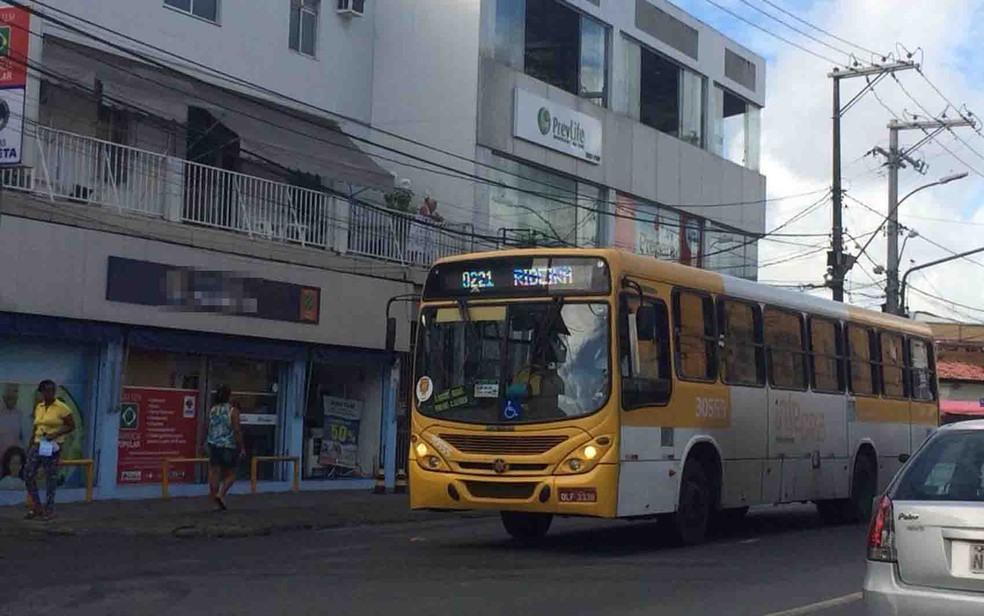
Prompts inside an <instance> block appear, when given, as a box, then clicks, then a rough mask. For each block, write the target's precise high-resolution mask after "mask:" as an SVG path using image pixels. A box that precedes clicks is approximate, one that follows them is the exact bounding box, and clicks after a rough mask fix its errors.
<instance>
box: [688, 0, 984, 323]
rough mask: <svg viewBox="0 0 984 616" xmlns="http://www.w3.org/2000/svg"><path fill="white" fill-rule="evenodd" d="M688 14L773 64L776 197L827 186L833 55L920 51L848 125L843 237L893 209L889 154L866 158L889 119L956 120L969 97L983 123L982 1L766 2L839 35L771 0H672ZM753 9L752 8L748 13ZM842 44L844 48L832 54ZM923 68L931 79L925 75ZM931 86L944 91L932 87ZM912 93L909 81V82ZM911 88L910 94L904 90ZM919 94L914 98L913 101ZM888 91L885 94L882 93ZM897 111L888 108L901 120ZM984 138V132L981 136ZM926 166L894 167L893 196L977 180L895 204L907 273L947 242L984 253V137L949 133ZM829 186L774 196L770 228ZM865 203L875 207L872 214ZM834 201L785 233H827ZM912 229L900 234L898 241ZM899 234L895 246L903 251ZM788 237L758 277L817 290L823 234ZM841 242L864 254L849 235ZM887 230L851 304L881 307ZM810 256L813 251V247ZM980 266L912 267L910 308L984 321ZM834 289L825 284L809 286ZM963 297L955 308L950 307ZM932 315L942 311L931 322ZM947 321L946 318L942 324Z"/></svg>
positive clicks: (766, 144)
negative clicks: (913, 66)
mask: <svg viewBox="0 0 984 616" xmlns="http://www.w3.org/2000/svg"><path fill="white" fill-rule="evenodd" d="M673 1H674V3H675V4H677V5H678V6H680V7H681V8H682V9H684V10H686V11H687V12H688V13H690V14H691V15H694V16H695V17H697V18H698V19H700V20H702V21H704V22H705V23H708V24H710V25H711V26H713V27H715V28H716V29H718V30H719V31H721V32H723V33H724V34H726V35H728V36H729V37H731V38H733V39H734V40H736V41H738V42H739V43H741V44H742V45H744V46H745V47H747V48H749V49H751V50H752V51H753V52H755V53H758V54H760V55H762V56H763V57H765V58H766V60H767V62H768V65H767V68H766V107H765V109H764V110H763V115H762V165H761V171H762V173H763V174H764V175H765V176H766V178H767V182H768V194H769V198H770V199H776V198H781V197H785V196H788V195H796V194H801V193H804V192H807V191H811V190H814V189H823V188H825V187H829V186H830V182H831V149H832V146H831V96H832V94H831V92H832V84H831V80H830V79H829V78H828V77H827V74H828V73H829V72H830V70H831V69H832V68H833V66H834V65H833V63H832V62H831V61H834V62H838V63H839V64H840V65H841V66H844V65H846V64H848V63H849V62H851V61H852V60H851V59H850V57H849V56H848V55H847V54H846V53H843V52H852V53H854V54H856V57H855V59H856V60H857V61H858V62H861V63H862V64H869V63H871V62H872V61H881V58H878V57H875V58H872V56H871V54H870V53H866V52H865V51H862V50H860V49H858V48H857V47H854V46H853V45H857V46H860V47H864V48H867V49H869V50H873V51H878V52H879V53H881V54H890V53H893V54H895V57H899V56H900V55H902V56H903V57H904V56H905V54H906V53H907V52H913V54H914V55H913V56H912V59H913V60H915V61H916V62H918V63H919V64H920V65H921V71H922V75H920V73H919V72H917V71H915V70H907V71H904V72H901V73H898V74H897V78H898V81H897V82H896V81H895V80H894V79H893V78H892V77H890V76H889V77H886V78H885V79H884V80H882V81H881V83H879V84H878V85H877V86H876V87H875V89H874V94H877V97H876V96H874V95H873V94H872V93H869V94H867V95H865V97H864V98H862V99H861V100H860V101H859V102H858V104H857V105H855V106H854V107H852V108H851V109H850V110H849V111H848V112H847V113H846V114H845V115H844V118H843V120H842V129H841V130H842V147H841V159H842V161H843V162H842V169H843V171H842V173H843V177H844V188H845V189H846V190H847V197H846V198H845V205H846V208H845V210H844V221H845V225H844V226H845V232H846V233H847V234H849V235H850V236H851V237H854V238H857V239H858V240H859V241H860V243H861V245H863V244H864V243H865V242H866V241H867V238H868V235H867V234H870V233H871V232H873V231H875V229H876V228H878V226H879V224H880V223H881V222H882V221H883V220H884V215H885V214H886V213H887V212H888V205H887V201H888V184H887V176H886V170H885V169H884V167H883V165H882V164H883V162H884V159H881V158H879V157H877V156H870V155H866V153H868V152H870V151H871V149H872V148H874V147H876V146H881V147H882V148H885V149H887V147H888V135H889V133H888V128H887V123H888V121H889V120H891V119H893V117H895V116H896V115H897V116H898V117H899V118H904V119H912V117H913V116H912V114H917V115H919V116H920V117H921V118H922V119H928V118H929V117H940V115H941V114H943V113H944V112H946V116H947V117H949V118H956V117H958V113H957V112H956V111H954V110H952V109H950V110H949V111H947V107H948V102H947V101H946V100H944V96H945V98H946V99H948V100H949V101H950V102H952V103H954V104H955V105H957V106H958V107H962V106H963V105H966V106H967V108H968V109H969V110H970V111H971V112H973V113H975V114H976V113H979V114H981V115H982V117H984V65H982V64H981V63H980V62H977V61H976V60H977V55H976V53H975V52H978V50H979V41H980V40H982V35H984V2H980V0H976V1H973V0H906V1H905V2H898V1H889V0H813V1H810V0H769V2H771V3H772V4H774V5H776V6H779V7H782V8H783V9H785V10H787V11H789V12H791V13H793V14H795V15H796V16H797V17H799V18H801V19H803V20H805V21H806V22H809V23H810V24H812V25H815V26H817V27H819V28H821V29H823V30H826V31H827V32H829V33H831V34H833V35H836V36H837V37H839V38H841V39H843V40H844V41H848V42H849V43H845V42H842V41H838V40H837V39H835V38H832V37H831V36H828V35H827V34H824V33H822V32H820V31H818V30H816V29H813V28H811V27H810V26H808V25H805V24H803V23H802V22H798V21H796V20H795V19H794V18H793V17H790V16H789V15H785V14H783V13H782V12H780V11H779V10H777V9H775V8H774V7H773V6H770V5H769V3H768V2H766V0H713V3H712V2H711V1H709V0H673ZM714 3H716V4H719V5H721V6H723V7H726V8H727V9H729V10H731V11H733V12H734V13H736V14H738V15H740V16H741V17H743V18H745V19H746V20H748V21H751V22H753V23H755V24H758V25H759V26H761V27H762V28H764V29H765V30H768V31H769V33H772V34H777V35H780V36H782V37H783V38H785V39H788V41H790V42H792V43H796V44H798V45H801V46H802V47H806V48H808V49H809V50H811V51H813V52H814V53H816V54H819V55H821V56H824V57H825V59H821V58H817V57H815V56H813V55H811V54H809V53H808V52H806V51H803V50H801V49H798V48H796V47H794V46H793V45H791V44H789V43H787V42H783V41H780V40H778V39H777V38H775V37H774V36H772V35H771V34H769V33H766V32H763V31H762V30H760V29H756V28H755V27H753V26H750V25H748V24H746V23H743V22H742V21H740V20H738V19H736V18H735V17H733V16H731V15H729V14H728V13H726V12H725V11H723V10H721V9H720V8H718V7H716V6H714ZM753 7H754V8H753ZM756 8H757V9H761V11H765V12H766V13H768V14H770V15H772V16H775V17H777V18H778V19H781V20H782V21H785V22H786V23H787V24H790V25H792V26H794V27H796V28H797V29H799V30H802V31H803V32H806V33H809V34H810V35H812V36H814V37H815V38H817V39H820V40H821V41H823V42H824V43H826V44H827V45H830V47H828V46H826V45H823V44H821V43H820V42H817V41H816V40H812V39H810V38H808V37H806V36H804V35H803V34H801V33H798V32H796V31H794V30H792V29H790V28H789V27H787V26H786V25H784V24H782V23H779V22H778V21H776V20H775V19H772V18H770V17H769V16H767V15H765V14H763V13H762V12H761V11H757V10H756ZM835 48H836V49H835ZM923 75H925V78H924V77H923ZM930 82H932V84H934V85H935V86H936V87H937V88H938V89H939V90H940V91H941V92H942V95H943V96H941V95H940V94H939V93H937V92H936V91H935V90H934V89H933V87H932V86H931V85H930ZM864 85H865V84H864V79H863V78H854V79H844V80H842V82H841V98H842V102H847V101H848V100H849V99H850V98H851V97H853V96H854V94H855V93H857V92H858V91H860V90H861V89H862V88H863V86H864ZM903 88H904V89H903ZM906 91H908V94H906ZM909 95H911V97H910V96H909ZM879 99H880V100H879ZM893 114H894V115H893ZM982 134H984V133H982ZM924 136H925V135H924V134H923V133H922V132H920V131H902V132H901V133H900V139H899V142H900V145H901V146H902V147H903V148H904V147H906V146H909V145H914V144H915V143H916V142H917V141H919V140H920V139H922V137H924ZM914 157H915V158H918V159H922V160H924V161H925V162H926V169H925V173H924V174H920V173H918V172H917V171H915V170H913V169H912V168H906V169H902V170H900V171H899V197H900V198H901V197H904V196H905V195H906V194H907V193H909V191H911V190H913V189H915V188H918V187H920V186H922V185H924V184H927V183H930V182H933V181H935V180H938V179H939V178H941V177H944V176H947V175H950V174H954V173H960V172H964V171H966V172H967V173H968V174H969V175H968V176H967V177H966V178H964V179H962V180H959V181H955V182H952V183H950V184H947V185H944V186H936V187H932V188H928V189H925V190H922V191H920V192H919V193H918V194H915V195H913V196H912V198H910V199H907V200H906V201H905V203H904V204H903V205H902V206H901V207H900V208H899V221H900V224H902V225H903V226H904V229H903V233H905V234H913V235H914V237H912V238H910V239H909V240H908V241H907V242H906V243H905V252H904V254H903V256H902V262H901V270H902V272H905V270H906V269H908V268H909V267H912V266H914V265H917V264H921V263H926V262H929V261H932V260H935V259H939V258H943V257H945V256H948V255H949V254H951V253H950V252H947V250H950V251H954V252H962V251H965V250H971V249H973V248H977V247H984V136H981V135H980V134H978V133H977V132H976V131H974V130H973V129H970V128H962V129H961V128H957V129H953V131H952V133H950V132H944V133H943V134H941V135H940V136H938V137H937V138H936V140H934V141H932V142H929V143H927V144H926V145H924V146H922V147H921V148H920V149H919V150H918V151H916V152H915V154H914ZM820 196H822V193H820V194H814V195H810V196H805V197H800V198H794V199H781V200H775V201H770V202H769V203H768V204H767V223H766V227H767V229H773V228H775V227H776V226H778V225H780V224H782V223H784V222H785V221H787V220H789V219H790V218H792V217H793V216H795V215H796V214H798V213H800V212H802V211H804V210H805V209H806V208H808V206H810V205H811V204H812V203H814V202H815V201H816V200H817V199H818V198H819V197H820ZM869 208H870V209H869ZM830 228H831V204H830V200H829V199H828V200H827V201H826V202H825V203H823V204H822V205H821V206H819V207H817V208H816V209H815V210H813V211H812V212H811V213H810V214H808V215H806V216H804V217H803V218H802V219H800V220H797V221H796V222H794V223H792V224H790V225H789V226H787V227H785V228H783V229H782V233H797V234H799V233H803V234H813V233H829V231H830ZM904 237H905V236H903V238H904ZM903 238H900V240H899V243H900V246H901V245H902V242H903ZM781 239H782V240H784V241H787V242H796V243H798V244H802V245H790V244H780V243H778V242H772V241H762V242H761V243H760V248H759V255H760V256H759V261H760V270H759V279H760V280H761V281H767V282H770V283H775V284H790V285H796V284H820V283H822V280H823V275H824V273H825V270H826V251H825V250H820V248H821V247H822V246H825V245H828V244H829V238H828V237H823V236H821V237H813V236H804V237H783V238H781ZM845 246H846V248H847V249H848V251H849V252H851V253H852V254H858V252H859V250H858V249H859V247H856V246H855V242H854V241H852V240H850V239H847V238H845ZM886 251H887V246H886V240H885V235H884V230H882V231H881V232H879V233H877V234H875V236H874V238H873V240H872V242H871V244H870V246H869V247H868V248H867V250H866V251H865V255H863V256H861V257H860V258H859V260H858V264H857V265H856V266H855V267H854V269H853V271H852V272H851V273H850V275H849V276H848V283H847V285H846V288H847V290H848V291H849V294H848V295H847V298H848V300H849V301H850V302H851V303H853V304H856V305H860V306H865V307H868V308H875V309H879V307H880V305H881V303H882V302H883V301H884V299H883V293H884V274H881V275H879V274H876V273H875V269H876V266H882V267H884V266H885V264H886ZM810 252H813V253H814V254H806V253H810ZM971 260H972V261H974V262H971V261H968V260H957V261H952V262H950V263H946V264H942V265H939V266H935V267H931V268H926V269H925V270H922V271H919V272H916V273H913V274H912V275H911V276H910V278H909V283H910V291H911V292H910V294H909V295H910V301H909V302H908V303H909V306H910V309H911V310H912V311H913V312H915V311H924V312H928V313H932V314H933V315H937V316H938V317H943V318H944V319H956V320H960V321H964V322H984V284H982V283H984V253H981V255H979V256H978V257H972V258H971ZM813 292H815V293H818V294H821V295H824V296H826V297H829V294H830V293H829V291H828V290H820V291H813ZM954 302H956V303H959V304H963V305H964V306H960V305H957V304H955V303H954ZM927 318H930V319H932V318H934V317H929V316H927ZM935 320H941V319H938V318H937V319H935Z"/></svg>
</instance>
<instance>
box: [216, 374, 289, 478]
mask: <svg viewBox="0 0 984 616" xmlns="http://www.w3.org/2000/svg"><path fill="white" fill-rule="evenodd" d="M278 377H279V364H276V363H274V362H264V361H251V360H247V359H238V358H216V359H212V360H211V362H210V366H209V391H208V407H207V408H210V407H211V406H212V404H214V400H215V392H216V390H217V388H218V387H219V386H220V385H228V386H229V388H230V389H231V390H232V399H231V401H232V402H233V403H235V404H237V405H238V406H239V409H240V414H239V420H240V423H241V424H242V429H243V443H244V445H245V448H246V456H247V457H252V456H272V455H277V453H279V447H278V439H277V436H278V434H279V425H280V417H279V416H278V399H279V396H278V392H279V384H278V382H277V380H278ZM275 470H276V467H275V466H274V465H272V464H267V465H261V466H260V468H259V476H260V478H261V479H273V478H274V477H275V475H276V473H275ZM239 475H240V477H241V478H246V477H248V476H249V468H247V467H246V466H245V465H244V466H241V467H240V468H239Z"/></svg>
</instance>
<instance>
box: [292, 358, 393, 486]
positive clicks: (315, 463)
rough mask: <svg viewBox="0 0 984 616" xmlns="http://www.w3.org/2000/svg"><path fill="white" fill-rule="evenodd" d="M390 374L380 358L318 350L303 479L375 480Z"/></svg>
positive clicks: (310, 385)
mask: <svg viewBox="0 0 984 616" xmlns="http://www.w3.org/2000/svg"><path fill="white" fill-rule="evenodd" d="M387 374H388V365H387V363H386V362H385V355H384V354H381V353H373V352H356V351H350V350H342V349H330V348H322V349H316V350H315V351H314V353H313V354H312V363H311V365H310V378H309V380H308V392H307V401H306V405H305V409H306V411H305V415H304V465H303V475H302V476H303V478H304V479H315V480H338V479H362V478H370V477H372V476H373V475H374V473H375V472H376V470H377V468H378V465H379V463H380V460H379V452H380V443H381V437H382V427H383V424H382V417H383V402H384V401H383V391H384V387H383V384H384V383H385V381H386V376H387Z"/></svg>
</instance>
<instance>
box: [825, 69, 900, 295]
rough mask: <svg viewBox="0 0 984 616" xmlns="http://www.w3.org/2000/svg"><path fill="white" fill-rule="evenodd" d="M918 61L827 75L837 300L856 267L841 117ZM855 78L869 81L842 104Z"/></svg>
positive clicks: (832, 278)
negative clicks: (847, 236) (847, 247)
mask: <svg viewBox="0 0 984 616" xmlns="http://www.w3.org/2000/svg"><path fill="white" fill-rule="evenodd" d="M918 67H919V65H918V64H916V63H915V62H910V61H904V62H888V63H885V64H875V65H873V66H869V67H861V68H857V67H851V68H847V69H843V70H842V69H834V70H833V71H832V72H830V73H828V75H827V77H829V78H831V79H833V80H834V101H833V103H834V105H833V118H832V119H833V122H834V127H833V128H834V130H833V137H834V144H833V178H832V181H831V189H830V190H831V193H832V194H831V196H832V198H833V202H834V212H833V224H832V227H831V235H832V238H831V250H830V252H828V253H827V276H826V279H827V284H828V285H829V286H830V288H831V291H832V292H833V299H834V301H835V302H843V301H844V278H845V277H847V273H848V272H849V271H850V270H851V267H853V266H854V257H851V256H849V255H845V254H844V226H843V222H842V221H843V211H844V191H843V188H842V187H841V118H842V117H843V116H844V114H845V113H847V112H848V110H850V108H851V107H853V106H854V105H855V103H857V102H858V101H859V100H861V97H863V96H864V95H865V94H867V93H868V92H869V91H871V90H872V89H873V88H874V87H875V85H877V84H878V82H879V81H881V80H882V79H884V78H885V77H886V76H888V75H890V74H892V73H895V72H897V71H902V70H907V69H912V68H918ZM852 77H864V78H865V80H866V81H867V84H866V85H865V87H864V88H862V90H861V91H860V92H858V93H857V94H855V95H854V97H853V98H852V99H851V100H849V101H848V102H847V104H846V105H844V106H843V107H842V106H841V103H840V82H841V80H842V79H848V78H852Z"/></svg>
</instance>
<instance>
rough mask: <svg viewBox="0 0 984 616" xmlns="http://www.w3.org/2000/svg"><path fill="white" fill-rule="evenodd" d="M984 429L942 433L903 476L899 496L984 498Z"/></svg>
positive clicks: (951, 499) (950, 498) (955, 498)
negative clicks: (983, 482) (982, 479)
mask: <svg viewBox="0 0 984 616" xmlns="http://www.w3.org/2000/svg"><path fill="white" fill-rule="evenodd" d="M982 470H984V431H979V430H962V431H958V432H945V433H938V434H937V435H936V436H935V437H934V438H933V439H932V440H931V441H930V442H928V443H926V446H925V447H923V449H922V450H921V451H919V453H917V454H916V456H915V457H914V458H913V459H912V461H911V462H910V463H909V465H908V467H906V469H905V472H904V473H903V475H902V476H901V477H900V478H899V482H898V484H897V485H896V487H895V491H894V494H892V498H893V499H895V500H927V501H963V502H966V501H978V502H984V485H982V481H981V477H982Z"/></svg>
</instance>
